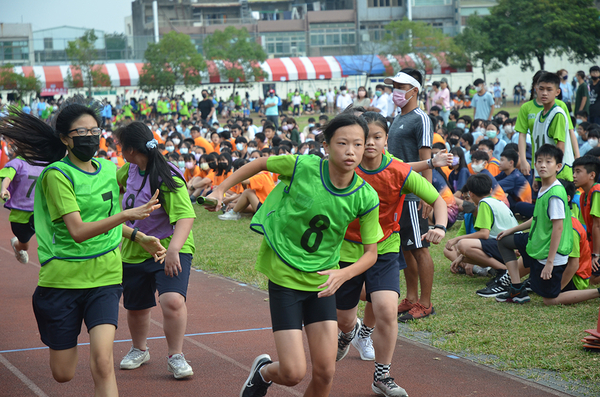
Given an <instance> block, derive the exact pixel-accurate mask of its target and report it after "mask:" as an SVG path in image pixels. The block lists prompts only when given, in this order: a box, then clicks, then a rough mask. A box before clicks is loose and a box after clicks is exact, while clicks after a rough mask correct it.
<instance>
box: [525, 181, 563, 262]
mask: <svg viewBox="0 0 600 397" xmlns="http://www.w3.org/2000/svg"><path fill="white" fill-rule="evenodd" d="M552 197H558V198H559V199H561V200H562V202H563V204H564V206H565V219H563V231H562V235H561V237H560V244H559V245H558V250H557V251H556V252H558V253H559V254H561V255H569V254H570V253H571V250H572V249H573V224H572V223H571V210H570V209H569V205H568V202H569V200H568V199H567V192H566V191H565V188H564V187H563V186H562V185H560V186H559V185H557V186H553V187H551V188H550V189H549V190H548V191H547V192H545V193H544V194H543V195H542V196H541V197H538V199H537V201H536V202H535V208H534V210H533V222H532V223H531V229H530V230H529V241H528V242H527V253H528V254H529V256H531V257H532V258H534V259H538V260H539V259H546V258H548V252H549V251H550V238H551V237H552V220H551V219H550V217H549V216H548V208H549V205H550V199H551V198H552Z"/></svg>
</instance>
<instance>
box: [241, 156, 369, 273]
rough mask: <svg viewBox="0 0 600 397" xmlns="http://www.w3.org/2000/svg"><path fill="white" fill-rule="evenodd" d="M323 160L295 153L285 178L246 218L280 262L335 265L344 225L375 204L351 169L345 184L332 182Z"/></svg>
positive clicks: (316, 267)
mask: <svg viewBox="0 0 600 397" xmlns="http://www.w3.org/2000/svg"><path fill="white" fill-rule="evenodd" d="M327 166H328V165H327V161H324V160H321V159H319V158H318V157H317V156H298V157H297V158H296V166H295V169H294V174H293V175H292V177H291V179H290V180H289V182H284V181H282V182H281V183H279V184H278V185H277V187H275V189H273V191H272V192H271V193H270V194H269V196H268V197H267V199H266V200H265V202H264V204H263V205H262V206H261V207H260V209H259V210H258V212H257V213H256V214H255V215H254V217H253V218H252V222H251V224H250V228H251V229H252V230H254V231H255V232H257V233H260V234H264V236H265V239H266V241H267V243H268V244H269V246H270V247H271V248H272V249H273V251H275V253H276V254H277V256H278V257H279V258H280V259H281V260H282V261H283V262H284V263H285V264H287V265H288V266H291V267H293V268H295V269H298V270H300V271H304V272H316V271H320V270H326V269H330V268H332V267H334V266H336V265H337V264H338V262H339V260H340V246H341V244H342V241H343V239H344V235H345V233H346V229H347V228H348V225H349V224H350V223H351V222H352V221H353V220H355V219H356V218H360V217H361V216H363V215H366V214H367V213H369V212H370V211H371V210H373V209H375V208H377V206H378V205H379V198H378V196H377V192H375V190H374V189H373V188H372V187H371V186H370V185H369V184H368V183H366V182H365V181H364V180H362V179H361V178H360V177H359V176H358V175H356V174H354V179H353V180H352V183H350V185H349V187H348V188H346V189H342V190H339V189H336V188H335V187H333V186H332V185H331V182H330V181H329V177H328V169H326V167H327Z"/></svg>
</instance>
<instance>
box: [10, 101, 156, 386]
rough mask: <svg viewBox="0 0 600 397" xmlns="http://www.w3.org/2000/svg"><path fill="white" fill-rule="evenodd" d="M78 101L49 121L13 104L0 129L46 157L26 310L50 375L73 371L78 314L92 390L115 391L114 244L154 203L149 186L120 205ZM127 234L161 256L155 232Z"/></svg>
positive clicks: (39, 159)
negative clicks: (145, 195) (141, 197)
mask: <svg viewBox="0 0 600 397" xmlns="http://www.w3.org/2000/svg"><path fill="white" fill-rule="evenodd" d="M85 103H88V102H87V101H86V100H85V99H84V98H83V97H81V96H77V97H75V98H72V99H68V100H66V101H65V103H64V104H63V106H62V107H61V109H60V110H59V112H58V114H57V116H55V118H54V120H53V123H52V126H49V125H47V124H45V123H44V122H42V121H41V120H39V119H37V118H35V117H33V116H29V115H26V114H24V113H22V112H20V111H18V110H16V109H15V110H14V111H12V112H13V114H12V115H10V116H8V117H6V118H4V119H2V120H1V121H0V133H1V134H3V135H4V136H6V137H7V138H9V139H10V140H11V141H12V142H13V144H14V147H15V152H16V153H17V155H18V156H21V157H22V158H23V159H25V160H26V161H27V162H28V163H29V164H35V165H48V166H47V167H46V168H45V169H44V170H43V172H42V173H41V174H40V177H39V178H38V182H37V183H39V185H37V189H36V191H35V200H34V219H35V229H36V230H37V231H38V234H37V239H38V244H39V248H38V256H39V259H40V264H41V269H40V275H39V281H38V287H37V288H36V290H35V293H34V294H33V310H34V313H35V317H36V320H37V323H38V328H39V332H40V336H41V339H42V342H44V344H46V345H47V346H48V347H49V348H50V368H51V370H52V375H53V377H54V379H56V380H57V381H58V382H68V381H70V380H71V379H72V378H73V376H74V375H75V369H76V367H77V361H78V360H77V354H78V353H77V337H78V335H79V333H80V332H81V323H82V321H85V323H86V326H87V330H88V333H89V335H90V368H91V372H92V377H93V379H94V388H95V395H96V396H117V395H118V391H117V382H116V379H115V372H114V366H113V341H114V337H115V330H116V327H117V320H118V313H119V299H120V297H121V291H122V288H121V279H122V264H121V254H120V251H119V244H120V243H121V237H126V238H130V237H131V234H132V230H131V228H128V227H121V224H122V223H123V222H125V221H128V220H141V219H145V218H146V217H148V215H149V214H150V213H151V212H152V211H154V210H155V209H157V208H158V207H159V205H157V203H158V200H157V199H156V196H157V195H156V194H155V195H154V196H153V197H151V198H150V199H149V201H148V202H147V203H146V204H144V205H142V206H140V207H137V208H131V209H128V210H125V211H122V212H121V211H120V210H119V203H118V199H119V186H118V185H117V179H116V166H115V165H114V164H113V163H112V162H110V161H107V160H104V159H92V156H93V155H94V153H95V152H96V151H97V150H98V147H99V143H100V133H101V129H100V128H99V127H98V126H99V125H100V117H99V107H97V106H98V105H96V104H92V105H91V106H90V107H88V106H86V105H84V104H85ZM65 152H66V153H67V155H66V156H65ZM157 193H158V192H157ZM134 237H135V239H136V241H139V242H140V245H142V246H143V247H144V249H146V250H147V251H148V252H151V253H152V254H153V256H154V257H155V259H157V260H160V259H161V258H162V257H164V248H163V247H162V246H161V245H160V242H159V240H158V239H156V238H154V237H149V236H144V234H143V233H138V235H137V236H134Z"/></svg>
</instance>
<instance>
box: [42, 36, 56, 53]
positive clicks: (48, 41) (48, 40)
mask: <svg viewBox="0 0 600 397" xmlns="http://www.w3.org/2000/svg"><path fill="white" fill-rule="evenodd" d="M52 49H54V43H53V40H52V37H45V38H44V50H52Z"/></svg>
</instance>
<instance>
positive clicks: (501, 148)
mask: <svg viewBox="0 0 600 397" xmlns="http://www.w3.org/2000/svg"><path fill="white" fill-rule="evenodd" d="M505 147H506V142H504V141H503V140H502V139H498V143H496V144H495V145H494V157H495V158H497V159H499V158H500V155H501V154H502V152H503V151H504V148H505Z"/></svg>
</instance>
